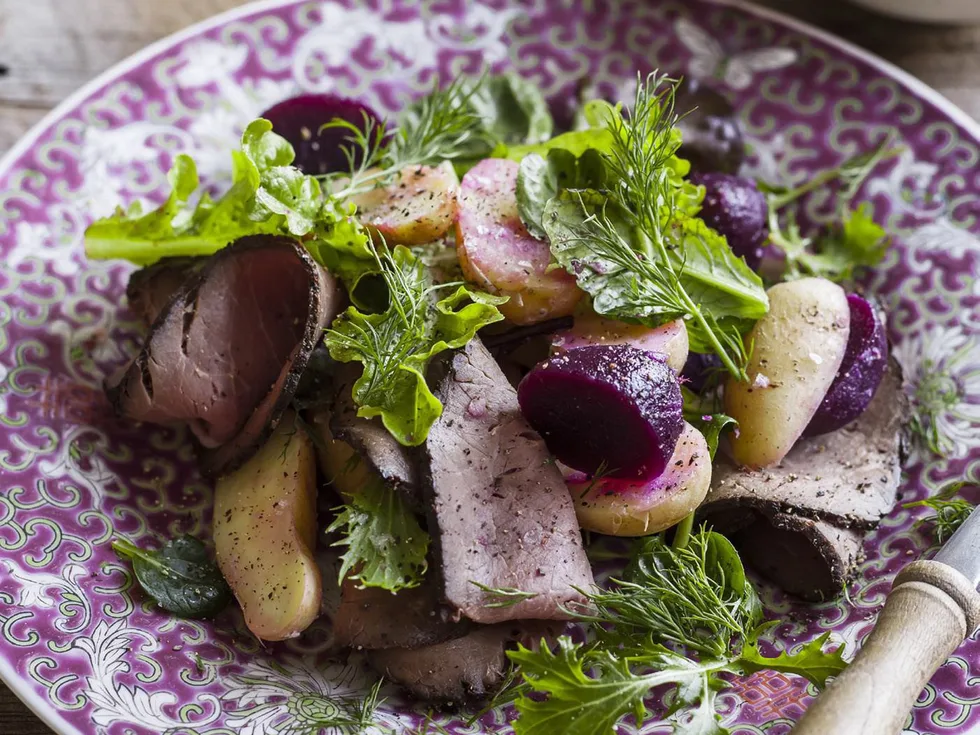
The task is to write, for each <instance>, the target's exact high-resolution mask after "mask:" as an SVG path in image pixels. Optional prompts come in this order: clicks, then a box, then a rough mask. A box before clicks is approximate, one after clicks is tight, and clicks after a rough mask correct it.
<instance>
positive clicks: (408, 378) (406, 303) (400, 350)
mask: <svg viewBox="0 0 980 735" xmlns="http://www.w3.org/2000/svg"><path fill="white" fill-rule="evenodd" d="M376 258H377V260H376V262H377V265H378V270H379V271H380V272H381V275H382V277H383V278H384V281H385V284H386V285H387V287H388V291H389V296H388V307H387V309H386V310H385V311H384V312H381V313H367V314H366V313H363V312H361V311H359V310H358V308H357V307H356V306H352V307H349V308H348V309H347V310H346V311H345V312H344V313H343V314H341V315H340V316H339V317H338V318H337V319H336V320H335V321H334V323H333V326H332V328H331V329H330V330H328V332H327V338H326V344H327V347H328V349H329V350H330V356H331V357H332V358H333V359H335V360H338V361H340V362H353V361H357V362H360V363H362V364H363V365H364V371H363V373H362V374H361V376H360V377H359V378H358V379H357V381H356V382H355V383H354V386H353V398H354V401H355V403H356V404H357V405H358V406H359V408H358V412H357V413H358V416H364V417H367V418H370V417H373V416H380V417H381V420H382V422H383V423H384V425H385V427H386V428H387V429H388V431H389V432H391V434H392V435H393V436H394V437H395V438H396V439H397V440H398V441H399V442H400V443H402V444H404V445H406V446H418V445H419V444H421V443H422V442H424V441H425V437H426V436H427V435H428V432H429V427H431V426H432V424H433V423H434V422H435V420H436V419H437V418H439V416H440V415H441V414H442V404H440V403H439V400H438V399H437V398H436V397H435V396H434V395H433V394H432V391H430V390H429V387H428V385H427V384H426V382H425V370H426V368H427V367H428V364H429V362H430V361H431V359H432V358H433V357H435V356H436V355H437V354H439V353H440V352H442V351H444V350H450V349H457V348H459V347H462V346H464V345H465V344H466V343H467V342H469V341H470V340H471V339H473V336H474V335H475V334H476V332H477V331H478V330H479V329H481V328H482V327H485V326H486V325H488V324H492V323H493V322H497V321H500V320H501V319H502V318H503V317H502V316H501V314H500V312H499V311H498V309H497V306H498V305H499V304H502V303H504V301H506V297H499V296H492V295H490V294H486V293H483V292H480V291H471V290H470V289H469V288H468V287H466V286H462V285H459V286H457V284H446V285H443V286H437V285H433V283H432V280H431V277H430V275H429V273H428V272H427V270H426V268H425V266H424V264H423V263H422V261H421V260H420V259H419V258H418V257H417V256H416V255H414V254H413V253H412V252H411V251H410V250H409V249H408V248H405V247H402V246H398V247H396V248H395V249H394V251H393V253H392V254H390V255H389V254H388V253H387V252H384V253H383V254H377V253H376ZM453 286H457V287H456V290H455V291H454V292H452V293H451V294H449V295H448V296H445V297H443V298H441V299H438V300H437V299H436V294H437V293H438V291H440V290H444V289H446V288H449V287H453Z"/></svg>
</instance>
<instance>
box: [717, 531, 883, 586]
mask: <svg viewBox="0 0 980 735" xmlns="http://www.w3.org/2000/svg"><path fill="white" fill-rule="evenodd" d="M864 535H865V531H859V530H856V529H852V528H838V527H837V526H833V525H831V524H829V523H827V522H825V521H815V520H813V519H811V518H803V517H802V516H795V515H789V514H786V513H776V514H775V515H773V516H772V517H771V518H769V517H766V516H763V515H761V514H759V515H758V516H757V518H756V520H755V522H754V523H752V524H751V525H749V526H747V527H745V528H743V529H742V530H740V531H738V532H737V533H735V534H734V536H733V537H732V538H733V541H734V543H735V544H736V545H737V546H738V549H739V551H740V552H741V554H742V559H743V560H744V561H745V563H746V564H748V565H750V566H751V567H753V568H754V569H756V570H757V571H758V572H759V573H760V574H762V575H763V576H765V577H767V578H768V579H769V580H770V581H772V582H773V583H774V584H776V585H777V586H778V587H780V588H781V589H783V590H785V591H786V592H788V593H790V594H791V595H796V596H797V597H801V598H803V599H804V600H813V601H821V600H829V599H832V598H834V597H837V596H838V595H839V594H840V593H841V592H842V591H843V589H844V585H846V584H847V583H848V582H849V581H851V579H852V578H853V577H854V575H855V574H856V573H857V569H858V564H859V563H860V562H861V556H862V549H863V544H862V542H863V540H864Z"/></svg>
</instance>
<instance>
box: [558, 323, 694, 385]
mask: <svg viewBox="0 0 980 735" xmlns="http://www.w3.org/2000/svg"><path fill="white" fill-rule="evenodd" d="M587 345H631V346H633V347H636V348H637V349H639V350H645V351H647V352H653V353H655V354H658V355H663V356H664V358H666V361H667V364H668V365H669V366H670V367H671V368H672V369H673V370H674V372H675V373H680V371H681V370H682V369H683V368H684V363H685V362H686V361H687V353H688V341H687V327H686V326H685V325H684V320H683V319H675V320H674V321H672V322H667V323H666V324H663V325H661V326H659V327H652V328H651V327H644V326H643V325H642V324H627V323H626V322H620V321H616V320H615V319H607V318H606V317H602V316H599V315H598V314H596V313H595V312H591V311H590V312H588V313H586V314H579V315H576V317H575V324H573V325H572V328H571V329H566V330H565V331H563V332H558V333H557V334H555V336H554V337H553V338H552V340H551V347H552V350H553V351H558V350H574V349H575V348H576V347H586V346H587Z"/></svg>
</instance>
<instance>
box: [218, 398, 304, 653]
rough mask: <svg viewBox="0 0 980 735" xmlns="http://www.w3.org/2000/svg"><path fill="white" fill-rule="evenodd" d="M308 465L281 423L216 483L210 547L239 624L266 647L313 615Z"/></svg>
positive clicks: (288, 424)
mask: <svg viewBox="0 0 980 735" xmlns="http://www.w3.org/2000/svg"><path fill="white" fill-rule="evenodd" d="M315 542H316V464H315V460H314V457H313V446H312V443H311V442H310V439H309V437H308V436H307V435H306V433H305V432H303V431H302V430H301V429H299V427H298V426H297V425H296V423H295V417H293V416H290V415H287V416H285V417H283V420H282V421H281V422H280V424H279V426H278V427H277V428H276V430H275V431H274V432H273V434H272V436H271V437H270V438H269V441H268V442H266V444H265V446H263V447H262V449H260V450H259V451H258V453H257V454H255V455H254V456H253V457H252V458H251V459H250V460H248V462H246V463H245V464H244V465H242V466H241V467H240V468H239V469H237V470H235V471H234V472H232V473H231V474H229V475H225V476H224V477H222V478H221V479H219V480H218V482H217V485H216V487H215V492H214V545H215V552H216V555H217V559H218V566H219V567H220V568H221V572H222V574H224V575H225V579H226V580H228V585H229V586H230V587H231V590H232V592H234V594H235V597H236V598H237V599H238V602H239V604H240V605H241V606H242V612H244V614H245V624H246V625H247V626H248V629H249V630H251V631H252V632H253V633H254V634H255V635H256V636H258V637H259V638H261V639H262V640H266V641H281V640H284V639H286V638H292V637H294V636H297V635H299V634H300V633H301V632H303V631H304V630H305V629H306V628H307V627H309V625H310V623H312V622H313V621H314V620H315V619H316V617H317V615H318V614H319V611H320V598H321V590H322V583H321V579H320V571H319V569H318V567H317V564H316V561H315V560H314V558H313V548H314V545H315Z"/></svg>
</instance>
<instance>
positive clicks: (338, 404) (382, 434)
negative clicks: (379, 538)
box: [330, 363, 422, 509]
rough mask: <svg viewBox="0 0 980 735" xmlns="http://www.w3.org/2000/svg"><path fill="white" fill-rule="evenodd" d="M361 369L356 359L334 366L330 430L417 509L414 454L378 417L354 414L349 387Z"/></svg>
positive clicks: (419, 498) (418, 491)
mask: <svg viewBox="0 0 980 735" xmlns="http://www.w3.org/2000/svg"><path fill="white" fill-rule="evenodd" d="M361 370H362V368H361V365H360V364H359V363H347V364H344V365H340V366H338V368H337V373H336V375H335V377H334V384H335V386H336V396H335V398H334V403H333V407H332V412H331V418H330V431H331V433H332V434H333V436H334V438H336V439H339V440H340V441H343V442H346V443H347V444H349V445H350V446H351V447H352V448H353V449H354V451H355V452H357V454H358V455H359V456H360V457H361V459H362V460H363V461H364V462H366V463H367V466H368V467H369V468H370V469H371V470H373V471H374V472H377V473H378V474H379V475H380V476H381V478H382V479H383V480H384V481H385V482H386V483H387V484H388V485H389V486H391V487H392V488H394V489H395V490H397V491H399V492H401V493H403V494H404V495H405V497H406V498H407V499H408V501H409V503H410V504H411V505H412V507H413V508H416V509H421V507H422V491H421V488H420V486H419V477H418V466H417V462H416V458H415V457H414V456H413V455H412V454H411V453H410V452H409V451H408V449H407V448H406V447H404V446H402V445H401V444H399V443H398V440H397V439H395V437H393V436H392V435H391V433H390V432H389V431H388V430H387V429H386V428H385V427H384V424H382V423H381V420H380V419H377V418H373V419H367V418H363V417H360V416H358V415H357V406H356V405H355V404H354V399H353V397H352V396H351V390H352V388H353V385H354V382H355V381H356V380H357V378H358V377H359V376H360V374H361Z"/></svg>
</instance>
